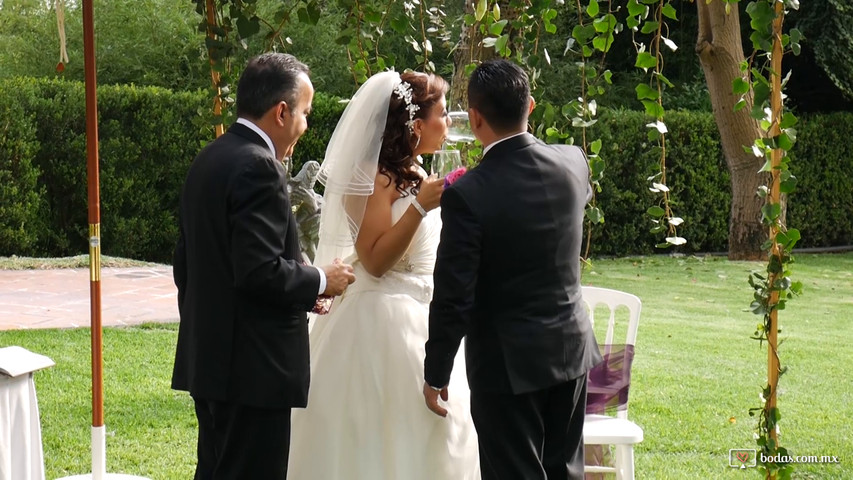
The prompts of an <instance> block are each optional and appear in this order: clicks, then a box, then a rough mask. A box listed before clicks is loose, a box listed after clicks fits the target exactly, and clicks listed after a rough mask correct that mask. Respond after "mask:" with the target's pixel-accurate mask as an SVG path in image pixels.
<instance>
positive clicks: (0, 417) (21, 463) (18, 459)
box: [0, 373, 44, 480]
mask: <svg viewBox="0 0 853 480" xmlns="http://www.w3.org/2000/svg"><path fill="white" fill-rule="evenodd" d="M0 480H44V455H43V453H42V444H41V424H40V423H39V409H38V402H37V400H36V386H35V382H33V374H32V373H27V374H23V375H19V376H17V377H7V376H5V375H3V374H0Z"/></svg>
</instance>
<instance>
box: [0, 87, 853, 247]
mask: <svg viewBox="0 0 853 480" xmlns="http://www.w3.org/2000/svg"><path fill="white" fill-rule="evenodd" d="M84 98H85V94H84V87H83V84H82V83H79V82H69V81H62V80H34V79H27V78H14V79H7V80H3V81H0V255H10V254H17V255H33V256H36V255H38V256H42V255H46V256H66V255H75V254H79V253H82V252H85V251H86V250H87V249H88V243H87V236H88V220H87V213H86V212H87V189H86V184H87V179H86V175H87V173H86V135H85V128H86V126H85V106H84ZM98 102H99V103H98V106H99V122H98V125H99V139H100V140H99V145H100V192H101V195H100V198H101V202H102V203H101V207H102V208H101V223H102V228H101V234H102V240H103V242H102V245H103V252H104V254H107V255H113V256H122V257H129V258H136V259H141V260H149V261H160V262H168V261H170V259H171V254H172V249H173V246H174V244H175V241H176V239H177V210H178V209H177V206H178V199H179V195H180V189H181V186H182V184H183V180H184V177H185V175H186V171H187V169H188V167H189V165H190V163H191V162H192V159H193V158H194V157H195V155H196V154H197V153H198V151H199V149H200V147H201V146H202V145H204V144H205V143H207V142H209V141H211V140H212V139H213V134H212V130H211V129H210V127H209V126H206V125H204V120H203V119H204V118H205V116H204V115H202V114H201V113H200V112H206V111H207V110H208V109H209V108H210V101H209V98H208V97H207V93H206V92H203V91H197V92H173V91H170V90H165V89H161V88H155V87H142V88H140V87H133V86H105V87H101V88H100V89H99V90H98ZM344 108H345V104H344V103H341V102H340V99H339V98H337V97H332V96H328V95H324V94H322V93H317V94H316V95H315V97H314V104H313V108H312V113H311V115H310V117H309V129H308V131H307V132H306V133H305V135H304V136H303V137H302V139H301V140H300V142H299V144H298V145H297V147H296V150H295V152H294V167H293V169H294V172H296V171H298V170H299V168H300V167H301V165H302V164H303V163H304V162H305V161H307V160H322V158H323V156H324V155H325V150H326V143H327V142H328V139H329V137H330V136H331V134H332V131H333V130H334V128H335V126H336V125H337V121H338V118H339V117H340V115H341V113H342V112H343V110H344ZM647 123H648V119H647V118H646V117H645V115H644V114H643V113H641V112H634V111H621V110H610V111H605V112H602V115H601V117H600V119H599V121H598V123H597V124H595V125H594V126H593V127H592V128H591V129H590V131H589V132H587V133H588V134H587V138H591V139H594V138H601V139H602V141H603V145H604V146H603V148H602V151H601V155H602V157H603V158H604V159H605V161H606V162H607V168H606V171H605V178H604V180H603V181H602V191H601V192H600V193H599V194H598V197H597V198H598V204H599V206H600V207H601V208H602V210H603V211H604V215H605V223H604V224H603V225H599V226H596V227H595V228H593V229H592V232H591V246H590V247H591V252H590V253H591V254H592V255H593V256H601V255H615V256H625V255H635V254H650V253H663V252H669V251H678V252H683V253H695V252H723V251H726V250H727V248H728V245H727V242H728V219H729V211H730V209H731V196H730V194H729V192H730V179H729V174H728V171H727V168H726V163H725V159H724V157H723V153H722V150H721V148H720V144H719V134H718V132H717V128H716V125H715V123H714V120H713V117H712V116H711V114H710V113H705V112H681V111H673V112H670V113H668V114H667V126H668V128H669V135H668V137H667V138H668V140H667V164H666V168H667V182H666V183H667V185H669V187H670V188H671V198H672V204H673V206H674V213H675V214H676V215H677V216H680V217H682V218H684V220H685V223H684V225H683V226H682V227H681V228H680V229H679V233H680V234H681V235H682V236H684V237H685V238H687V240H688V243H687V244H686V245H684V246H681V247H678V249H673V250H658V249H656V248H655V247H654V245H655V244H656V243H659V242H660V241H661V237H660V236H659V235H652V234H651V233H649V229H650V228H651V223H650V221H649V218H648V217H647V216H646V215H645V211H646V209H647V208H648V207H650V206H652V205H654V204H656V202H658V201H659V198H658V197H656V196H655V194H652V193H651V192H650V191H649V188H648V187H649V186H650V182H649V180H648V177H650V176H652V175H654V174H655V173H657V172H658V162H659V158H660V152H659V150H658V147H657V146H656V145H651V144H649V143H648V141H647V133H648V128H647V127H646V124H647ZM798 129H799V134H798V138H799V140H798V142H797V144H796V146H795V148H794V150H793V151H792V152H791V156H792V158H793V163H792V170H793V172H794V175H796V176H797V178H798V180H799V185H798V188H797V191H796V192H795V193H794V194H792V195H791V196H790V197H789V201H788V224H789V225H791V226H792V227H796V228H798V229H800V230H801V232H802V233H803V240H802V241H801V242H800V243H799V246H800V247H829V246H837V245H848V244H850V238H853V219H851V218H850V217H851V216H850V212H853V176H852V175H849V174H848V173H847V172H848V171H850V169H851V167H853V165H851V164H853V160H851V159H853V147H851V145H850V144H849V143H846V142H845V140H846V139H849V138H853V115H851V114H840V113H839V114H831V115H813V116H806V117H804V118H803V119H802V122H801V124H800V125H799V126H798ZM318 189H319V187H318Z"/></svg>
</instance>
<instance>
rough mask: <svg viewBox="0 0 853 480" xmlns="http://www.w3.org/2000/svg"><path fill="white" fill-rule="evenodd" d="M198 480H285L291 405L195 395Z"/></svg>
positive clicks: (196, 476)
mask: <svg viewBox="0 0 853 480" xmlns="http://www.w3.org/2000/svg"><path fill="white" fill-rule="evenodd" d="M194 400H195V411H196V416H197V417H198V465H197V467H196V471H195V480H285V479H286V478H287V459H288V453H289V451H290V408H279V409H268V408H255V407H249V406H245V405H237V404H233V403H227V402H216V401H208V400H204V399H199V398H194Z"/></svg>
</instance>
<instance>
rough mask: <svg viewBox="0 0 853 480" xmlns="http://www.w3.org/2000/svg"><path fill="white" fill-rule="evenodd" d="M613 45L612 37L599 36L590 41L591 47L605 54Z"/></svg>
mask: <svg viewBox="0 0 853 480" xmlns="http://www.w3.org/2000/svg"><path fill="white" fill-rule="evenodd" d="M612 44H613V35H600V36H598V37H595V38H594V39H592V46H593V48H595V49H596V50H598V51H601V52H606V51H607V50H609V49H610V45H612Z"/></svg>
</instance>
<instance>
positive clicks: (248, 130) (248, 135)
mask: <svg viewBox="0 0 853 480" xmlns="http://www.w3.org/2000/svg"><path fill="white" fill-rule="evenodd" d="M241 120H242V121H241ZM246 123H251V122H249V121H248V120H245V119H242V118H239V119H237V122H235V123H234V124H232V125H231V126H230V127H229V128H228V133H233V134H235V135H237V136H240V137H243V138H245V139H246V140H248V141H250V142H252V143H255V144H258V145H260V146H262V147H265V148H267V149H268V150H270V153H271V154H272V156H273V158H275V147H274V146H273V144H272V140H270V139H269V136H268V135H266V134H265V133H263V130H261V129H260V128H259V127H258V126H257V125H255V124H252V125H251V126H250V125H247V124H246ZM252 127H255V128H252ZM265 136H266V138H264V137H265Z"/></svg>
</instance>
